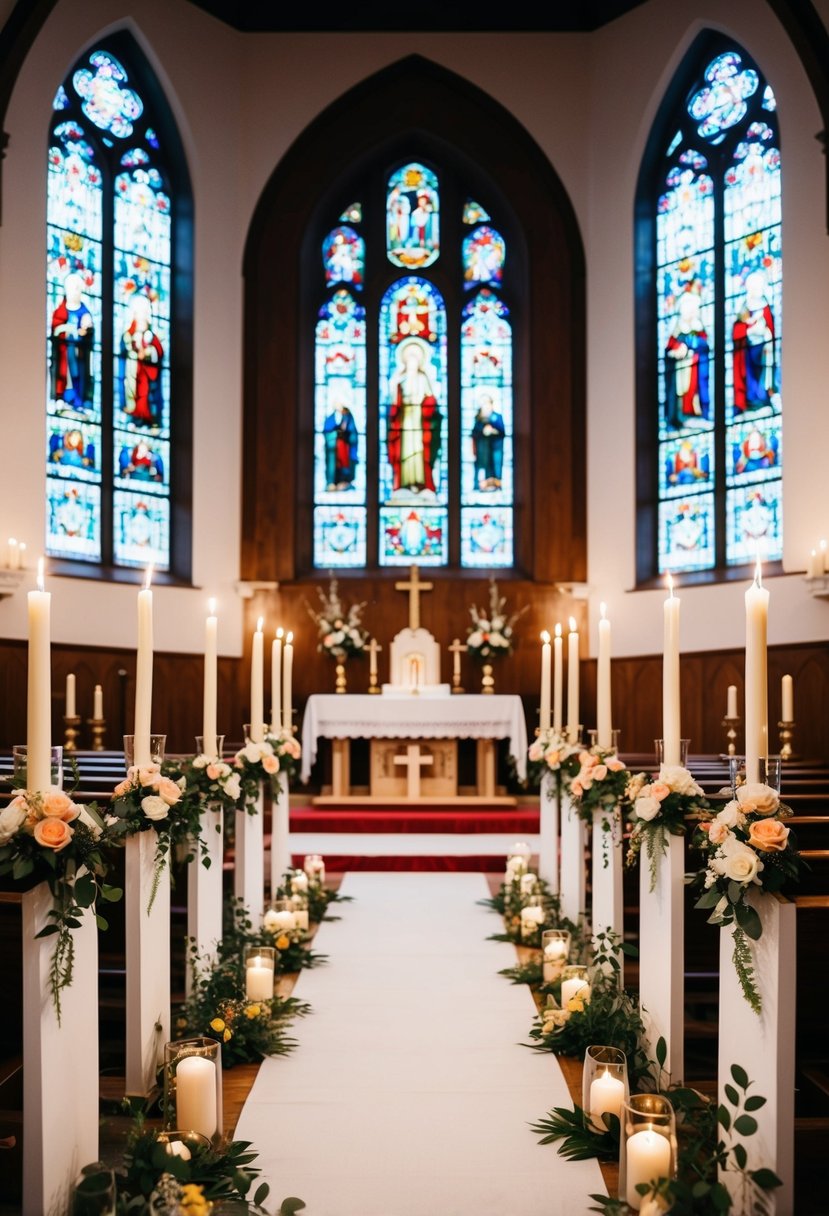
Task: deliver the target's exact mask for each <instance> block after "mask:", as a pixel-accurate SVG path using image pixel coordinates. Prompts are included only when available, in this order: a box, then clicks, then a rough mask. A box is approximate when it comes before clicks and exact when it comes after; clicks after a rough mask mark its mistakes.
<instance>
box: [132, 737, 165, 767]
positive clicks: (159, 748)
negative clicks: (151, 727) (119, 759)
mask: <svg viewBox="0 0 829 1216" xmlns="http://www.w3.org/2000/svg"><path fill="white" fill-rule="evenodd" d="M166 746H167V736H166V735H150V764H163V763H164V748H165V747H166ZM124 764H125V765H126V767H127V768H128V769H130V768H132V766H133V764H135V735H124Z"/></svg>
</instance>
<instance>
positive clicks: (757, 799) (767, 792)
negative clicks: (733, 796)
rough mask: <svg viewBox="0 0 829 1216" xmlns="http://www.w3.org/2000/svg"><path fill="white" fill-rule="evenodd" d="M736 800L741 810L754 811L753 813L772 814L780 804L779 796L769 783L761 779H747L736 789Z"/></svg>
mask: <svg viewBox="0 0 829 1216" xmlns="http://www.w3.org/2000/svg"><path fill="white" fill-rule="evenodd" d="M737 801H738V802H739V804H740V810H742V811H746V812H748V811H754V813H755V815H773V814H774V812H775V811H776V810H777V808H778V807H779V806H780V797H779V795H778V793H777V791H776V790H773V789H772V788H771V786H770V785H763V783H762V782H761V781H747V782H746V783H745V785H741V786H740V788H739V789H738V790H737Z"/></svg>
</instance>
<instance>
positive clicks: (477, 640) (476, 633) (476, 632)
mask: <svg viewBox="0 0 829 1216" xmlns="http://www.w3.org/2000/svg"><path fill="white" fill-rule="evenodd" d="M466 644H467V646H471V647H472V649H473V650H477V649H478V647H479V646H483V644H484V635H483V633H482V632H481V630H480V629H473V630H472V632H471V633H470V635H469V637H468V638H467V639H466Z"/></svg>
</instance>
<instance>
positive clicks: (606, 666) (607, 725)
mask: <svg viewBox="0 0 829 1216" xmlns="http://www.w3.org/2000/svg"><path fill="white" fill-rule="evenodd" d="M599 612H600V618H599V657H598V662H597V670H596V726H597V728H598V729H597V731H596V742H597V743H598V745H599V747H601V748H603V749H604V750H605V751H608V750H609V748H610V746H611V744H612V742H613V729H612V728H613V711H612V709H611V702H610V621H609V620H608V619H607V605H606V604H601V605H600V606H599Z"/></svg>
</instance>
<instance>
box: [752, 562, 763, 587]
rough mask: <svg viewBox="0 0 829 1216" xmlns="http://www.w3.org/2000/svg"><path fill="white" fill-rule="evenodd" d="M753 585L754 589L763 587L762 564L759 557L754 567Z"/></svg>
mask: <svg viewBox="0 0 829 1216" xmlns="http://www.w3.org/2000/svg"><path fill="white" fill-rule="evenodd" d="M754 585H755V587H762V585H763V563H762V562H761V561H760V558H759V557H758V558H757V565H756V566H755V567H754Z"/></svg>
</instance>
